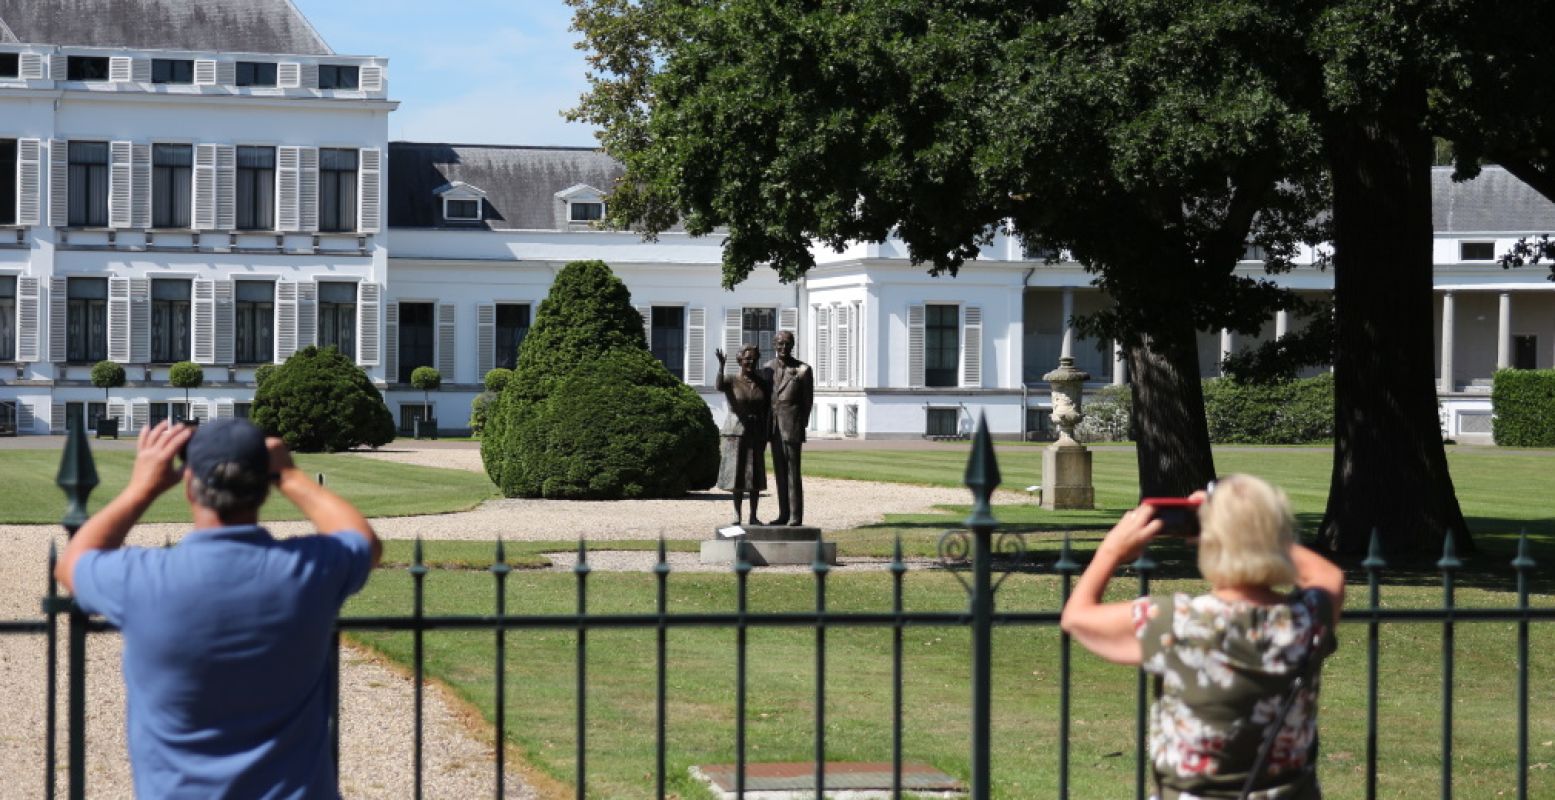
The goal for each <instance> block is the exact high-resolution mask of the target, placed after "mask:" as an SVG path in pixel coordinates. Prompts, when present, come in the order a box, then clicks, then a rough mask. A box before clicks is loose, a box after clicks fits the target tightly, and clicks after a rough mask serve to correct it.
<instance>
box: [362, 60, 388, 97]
mask: <svg viewBox="0 0 1555 800" xmlns="http://www.w3.org/2000/svg"><path fill="white" fill-rule="evenodd" d="M358 75H359V77H360V85H361V87H362V91H364V92H381V91H383V67H377V66H364V67H362V69H361V71H360V72H359V73H358Z"/></svg>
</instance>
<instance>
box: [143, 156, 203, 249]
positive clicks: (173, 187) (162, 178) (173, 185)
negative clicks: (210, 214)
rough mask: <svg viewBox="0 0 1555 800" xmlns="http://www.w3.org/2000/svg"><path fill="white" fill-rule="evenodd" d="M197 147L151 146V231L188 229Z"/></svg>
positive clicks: (191, 208) (191, 210)
mask: <svg viewBox="0 0 1555 800" xmlns="http://www.w3.org/2000/svg"><path fill="white" fill-rule="evenodd" d="M193 165H194V146H193V145H187V144H154V145H152V146H151V227H153V228H188V227H190V224H191V223H190V214H192V213H193V207H194V206H193V203H194V201H193V198H192V196H191V193H192V191H193V188H194V177H193V174H192V173H191V172H190V169H191V167H193Z"/></svg>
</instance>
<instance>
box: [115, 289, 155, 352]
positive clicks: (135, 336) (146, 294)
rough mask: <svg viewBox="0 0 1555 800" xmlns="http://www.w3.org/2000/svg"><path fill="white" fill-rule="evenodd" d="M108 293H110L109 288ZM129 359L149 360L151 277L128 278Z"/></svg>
mask: <svg viewBox="0 0 1555 800" xmlns="http://www.w3.org/2000/svg"><path fill="white" fill-rule="evenodd" d="M110 294H112V292H111V289H110ZM129 338H130V360H131V361H134V362H135V363H137V364H144V363H146V362H148V361H150V360H151V279H150V278H130V330H129Z"/></svg>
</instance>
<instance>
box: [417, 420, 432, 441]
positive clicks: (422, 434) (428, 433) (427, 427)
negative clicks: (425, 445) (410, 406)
mask: <svg viewBox="0 0 1555 800" xmlns="http://www.w3.org/2000/svg"><path fill="white" fill-rule="evenodd" d="M414 431H415V435H416V438H417V439H436V438H437V420H436V419H435V418H434V419H418V420H416V421H415V424H414Z"/></svg>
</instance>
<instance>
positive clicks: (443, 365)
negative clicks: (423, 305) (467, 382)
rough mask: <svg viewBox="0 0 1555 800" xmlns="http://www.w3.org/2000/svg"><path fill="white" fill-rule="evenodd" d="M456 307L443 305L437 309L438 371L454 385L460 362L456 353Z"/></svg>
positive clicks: (445, 379) (449, 304)
mask: <svg viewBox="0 0 1555 800" xmlns="http://www.w3.org/2000/svg"><path fill="white" fill-rule="evenodd" d="M454 321H455V306H454V304H453V303H442V304H440V305H438V307H437V371H438V372H439V373H442V376H443V380H444V381H447V382H448V383H454V370H455V368H457V367H458V365H459V362H458V359H457V358H456V355H455V351H454V344H455V342H456V341H457V336H458V332H459V331H458V328H457V327H455V325H454Z"/></svg>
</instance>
